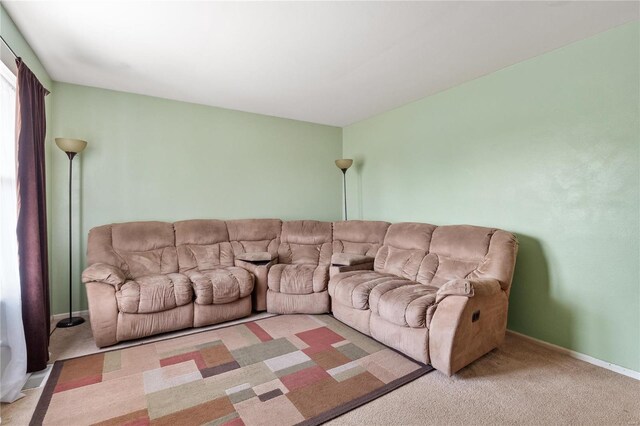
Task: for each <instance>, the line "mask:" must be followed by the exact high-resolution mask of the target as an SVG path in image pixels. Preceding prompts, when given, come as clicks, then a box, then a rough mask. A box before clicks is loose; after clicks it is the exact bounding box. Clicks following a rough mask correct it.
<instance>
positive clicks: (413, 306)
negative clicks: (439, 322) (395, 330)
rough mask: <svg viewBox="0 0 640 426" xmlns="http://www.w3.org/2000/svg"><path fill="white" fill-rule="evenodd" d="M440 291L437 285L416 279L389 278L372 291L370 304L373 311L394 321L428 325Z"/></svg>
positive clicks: (398, 323) (408, 324)
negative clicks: (425, 283)
mask: <svg viewBox="0 0 640 426" xmlns="http://www.w3.org/2000/svg"><path fill="white" fill-rule="evenodd" d="M437 292H438V288H437V287H432V286H428V285H424V284H420V283H417V282H415V281H409V280H406V281H404V282H403V281H389V282H386V283H382V284H380V285H377V286H375V287H374V288H373V289H372V290H371V294H370V295H369V306H370V308H371V311H372V312H373V313H375V314H376V315H378V316H379V317H381V318H383V319H385V320H386V321H388V322H390V323H392V324H396V325H400V326H404V327H412V328H424V327H429V323H430V322H431V317H432V316H433V313H434V311H435V306H436V305H435V303H436V293H437Z"/></svg>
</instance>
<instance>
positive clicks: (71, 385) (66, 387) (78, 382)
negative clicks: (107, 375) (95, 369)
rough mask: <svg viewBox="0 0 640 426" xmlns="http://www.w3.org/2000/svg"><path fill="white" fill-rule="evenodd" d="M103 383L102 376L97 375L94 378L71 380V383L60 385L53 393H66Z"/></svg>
mask: <svg viewBox="0 0 640 426" xmlns="http://www.w3.org/2000/svg"><path fill="white" fill-rule="evenodd" d="M101 381H102V374H96V375H94V376H87V377H83V378H81V379H77V380H71V381H69V382H65V383H60V384H59V385H57V386H56V387H55V389H54V390H53V393H58V392H64V391H66V390H69V389H75V388H79V387H82V386H87V385H93V384H94V383H100V382H101Z"/></svg>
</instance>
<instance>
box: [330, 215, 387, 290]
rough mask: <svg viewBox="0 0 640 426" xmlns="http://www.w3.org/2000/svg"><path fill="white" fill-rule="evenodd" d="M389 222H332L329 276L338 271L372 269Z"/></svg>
mask: <svg viewBox="0 0 640 426" xmlns="http://www.w3.org/2000/svg"><path fill="white" fill-rule="evenodd" d="M389 225H390V224H389V222H378V221H368V220H367V221H365V220H348V221H341V222H333V255H332V256H331V268H330V269H329V276H330V277H332V276H334V275H335V274H338V273H340V272H347V271H357V270H372V269H373V261H374V258H375V257H376V253H378V249H379V248H380V247H381V246H382V243H383V242H384V236H385V235H386V233H387V228H389Z"/></svg>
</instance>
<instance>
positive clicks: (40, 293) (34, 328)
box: [16, 58, 50, 372]
mask: <svg viewBox="0 0 640 426" xmlns="http://www.w3.org/2000/svg"><path fill="white" fill-rule="evenodd" d="M16 64H17V65H18V75H17V79H16V161H17V169H16V181H17V204H18V227H17V234H18V258H19V271H20V288H21V290H22V320H23V324H24V331H25V337H26V346H27V371H28V372H33V371H39V370H42V369H44V368H46V366H47V361H48V360H49V327H50V318H49V316H50V309H49V265H48V254H47V206H46V182H45V133H46V126H47V123H46V117H45V104H44V99H45V96H46V95H48V94H49V91H48V90H47V89H45V88H44V87H43V86H42V84H41V83H40V82H39V81H38V79H37V78H36V76H35V75H34V74H33V73H32V72H31V70H30V69H29V68H28V67H27V66H26V65H25V63H24V62H22V59H20V58H17V59H16Z"/></svg>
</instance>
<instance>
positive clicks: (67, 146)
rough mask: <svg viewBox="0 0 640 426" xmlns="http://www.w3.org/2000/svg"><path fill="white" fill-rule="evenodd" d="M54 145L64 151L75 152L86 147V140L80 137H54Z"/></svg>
mask: <svg viewBox="0 0 640 426" xmlns="http://www.w3.org/2000/svg"><path fill="white" fill-rule="evenodd" d="M56 145H58V148H60V149H61V150H63V151H64V152H73V153H75V154H77V153H79V152H82V151H83V150H84V149H85V148H86V147H87V141H83V140H82V139H70V138H56Z"/></svg>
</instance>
